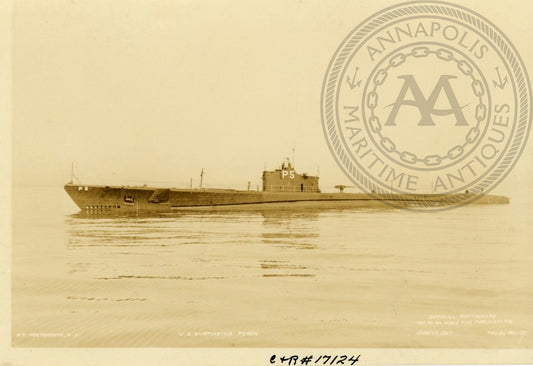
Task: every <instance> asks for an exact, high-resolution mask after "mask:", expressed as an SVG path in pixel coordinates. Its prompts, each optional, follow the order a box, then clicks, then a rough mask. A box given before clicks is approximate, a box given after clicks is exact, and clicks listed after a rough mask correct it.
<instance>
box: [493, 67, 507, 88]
mask: <svg viewBox="0 0 533 366" xmlns="http://www.w3.org/2000/svg"><path fill="white" fill-rule="evenodd" d="M496 73H498V79H499V82H498V81H496V80H492V82H493V83H494V86H495V87H497V88H500V89H502V90H503V88H505V85H507V75H505V77H504V78H503V80H502V76H501V75H500V70H498V66H496Z"/></svg>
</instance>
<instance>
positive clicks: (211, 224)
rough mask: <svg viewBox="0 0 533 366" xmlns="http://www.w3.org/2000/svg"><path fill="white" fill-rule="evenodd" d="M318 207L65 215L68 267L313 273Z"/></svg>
mask: <svg viewBox="0 0 533 366" xmlns="http://www.w3.org/2000/svg"><path fill="white" fill-rule="evenodd" d="M319 216H320V211H318V210H314V211H310V212H302V211H297V210H296V211H290V210H289V211H287V210H285V211H280V212H277V211H272V210H268V211H235V210H232V211H230V212H220V211H213V212H209V211H197V212H194V211H190V212H186V213H181V212H179V213H178V212H176V213H169V214H147V213H145V214H143V215H142V216H138V215H137V214H135V213H134V214H120V215H112V214H110V213H103V214H94V213H86V212H79V213H76V214H73V215H69V216H66V217H65V224H66V227H67V233H68V240H67V249H68V253H69V256H70V258H71V260H70V261H69V265H70V267H71V270H70V272H69V273H71V274H72V275H78V276H82V275H85V276H89V277H90V278H92V279H95V280H113V281H118V280H121V281H126V280H127V281H133V280H135V281H146V280H224V279H229V278H240V277H243V276H245V277H248V276H252V277H263V278H268V277H314V276H316V273H317V268H316V266H309V265H308V264H306V263H305V262H304V261H303V259H302V258H303V257H302V255H296V252H294V251H300V250H302V249H306V250H315V249H317V248H318V246H319V245H318V241H319V238H320V227H319Z"/></svg>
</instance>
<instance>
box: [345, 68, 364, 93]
mask: <svg viewBox="0 0 533 366" xmlns="http://www.w3.org/2000/svg"><path fill="white" fill-rule="evenodd" d="M357 71H359V67H357V66H356V67H355V72H354V74H353V78H351V79H350V77H349V76H346V82H347V83H348V85H349V86H350V89H352V90H353V88H358V87H359V85H361V80H359V81H358V82H355V78H356V77H357Z"/></svg>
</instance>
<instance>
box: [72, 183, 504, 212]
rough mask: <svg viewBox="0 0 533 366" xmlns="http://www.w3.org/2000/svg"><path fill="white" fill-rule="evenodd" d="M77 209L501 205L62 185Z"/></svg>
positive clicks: (478, 198)
mask: <svg viewBox="0 0 533 366" xmlns="http://www.w3.org/2000/svg"><path fill="white" fill-rule="evenodd" d="M65 190H66V192H67V193H68V195H69V196H70V197H71V198H72V200H73V201H74V202H75V203H76V205H77V206H78V207H79V208H80V209H81V210H84V211H88V212H139V211H143V212H144V211H148V212H171V211H177V210H184V211H185V210H214V209H216V210H220V209H233V208H238V209H248V210H254V209H279V208H302V209H305V208H351V207H374V206H376V207H378V206H379V207H383V205H384V203H393V204H394V205H396V206H406V207H408V206H411V205H412V206H428V207H429V206H444V205H447V204H449V202H453V201H467V202H468V201H471V203H477V204H506V203H509V199H508V198H507V197H504V196H493V195H473V194H470V195H469V194H466V193H465V194H454V195H436V194H435V195H431V194H428V195H421V194H418V195H402V194H372V195H369V194H366V193H320V192H269V191H238V190H228V189H175V188H152V187H129V186H97V185H79V184H70V183H69V184H66V185H65Z"/></svg>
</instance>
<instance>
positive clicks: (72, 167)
mask: <svg viewBox="0 0 533 366" xmlns="http://www.w3.org/2000/svg"><path fill="white" fill-rule="evenodd" d="M69 183H70V184H72V183H74V162H71V163H70V182H69Z"/></svg>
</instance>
